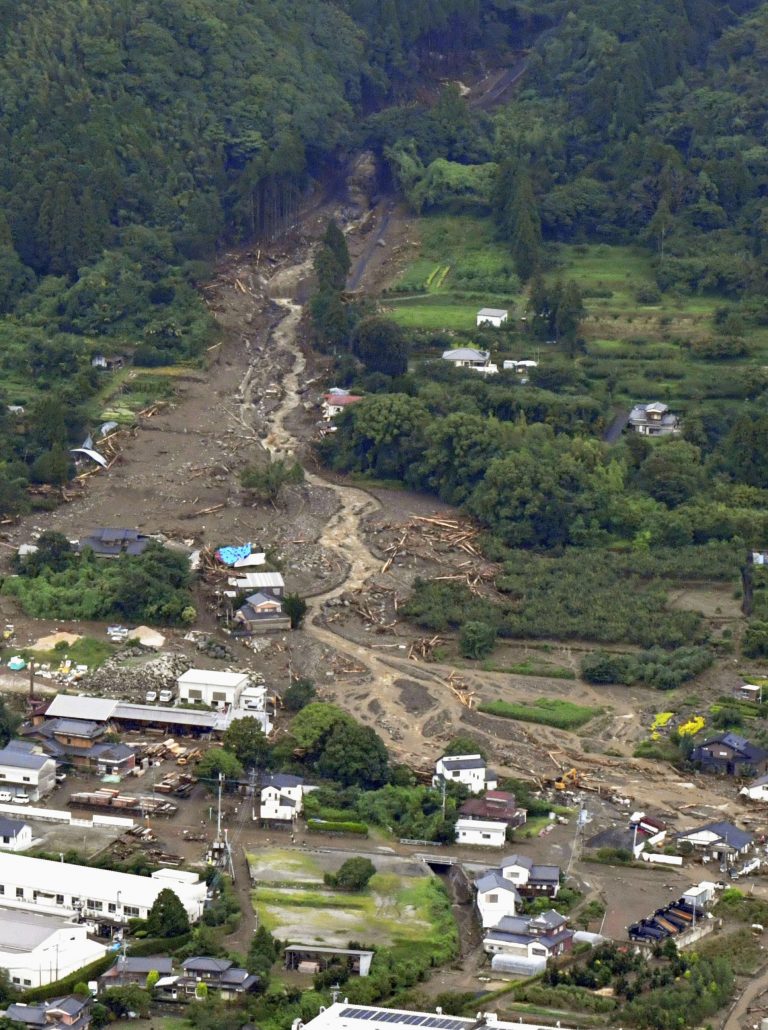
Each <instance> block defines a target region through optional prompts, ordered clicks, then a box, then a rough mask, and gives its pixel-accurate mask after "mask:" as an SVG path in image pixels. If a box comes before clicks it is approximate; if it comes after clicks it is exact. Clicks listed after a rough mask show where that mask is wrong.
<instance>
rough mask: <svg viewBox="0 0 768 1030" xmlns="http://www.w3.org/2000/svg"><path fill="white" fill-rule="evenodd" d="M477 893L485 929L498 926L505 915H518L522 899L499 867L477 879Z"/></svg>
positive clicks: (477, 901) (478, 905) (478, 908)
mask: <svg viewBox="0 0 768 1030" xmlns="http://www.w3.org/2000/svg"><path fill="white" fill-rule="evenodd" d="M475 890H476V891H477V895H476V897H475V902H476V904H477V910H478V912H479V913H480V922H481V924H482V927H483V929H484V930H487V929H488V927H490V926H498V924H499V921H500V920H501V919H503V918H504V916H514V915H517V912H518V909H519V908H520V906H521V905H522V900H521V898H520V895H519V894H518V892H517V888H516V887H515V885H514V884H513V883H511V881H509V880H506V879H505V878H504V877H503V876H502V875H501V873H500V872H499V871H498V870H497V869H491V870H489V871H488V872H487V873H483V875H482V876H480V877H478V879H477V880H475Z"/></svg>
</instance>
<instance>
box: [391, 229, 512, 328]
mask: <svg viewBox="0 0 768 1030" xmlns="http://www.w3.org/2000/svg"><path fill="white" fill-rule="evenodd" d="M417 224H418V229H419V236H420V246H419V250H418V253H417V254H416V256H415V257H414V258H413V260H412V261H410V262H409V263H408V264H407V265H406V267H405V268H404V269H403V270H402V272H401V274H400V276H399V278H398V279H397V281H396V282H395V284H394V285H393V287H392V288H391V290H390V291H388V294H387V296H386V298H384V299H383V303H384V304H385V306H386V307H387V310H388V314H389V315H390V317H391V318H393V319H394V320H395V321H397V322H399V323H400V324H401V325H403V326H405V327H406V328H409V329H427V330H442V329H449V330H454V331H457V332H471V331H472V330H474V329H475V325H476V316H477V311H478V309H479V308H481V307H504V308H508V309H515V308H516V307H517V306H518V305H519V303H520V300H521V293H520V284H519V282H518V280H517V277H516V276H515V273H514V269H513V267H512V261H511V259H510V256H509V252H508V250H507V249H506V247H505V246H504V245H503V244H502V243H499V241H498V240H497V239H496V238H495V231H494V227H493V224H492V223H491V222H490V221H489V220H483V219H478V218H472V217H469V216H463V215H462V216H450V215H436V216H433V217H430V218H424V219H422V220H421V221H419V222H418V223H417Z"/></svg>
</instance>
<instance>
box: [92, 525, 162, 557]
mask: <svg viewBox="0 0 768 1030" xmlns="http://www.w3.org/2000/svg"><path fill="white" fill-rule="evenodd" d="M149 544H150V539H149V537H148V536H144V535H143V534H142V533H139V532H138V530H135V529H94V530H93V532H91V533H89V534H88V536H84V537H82V538H81V539H80V540H79V542H78V550H79V551H84V550H85V548H86V547H88V548H90V549H91V550H92V551H93V553H94V554H95V555H96V557H97V558H119V557H120V556H121V555H123V554H129V555H133V556H135V555H138V554H143V553H144V551H146V549H147V548H148V547H149Z"/></svg>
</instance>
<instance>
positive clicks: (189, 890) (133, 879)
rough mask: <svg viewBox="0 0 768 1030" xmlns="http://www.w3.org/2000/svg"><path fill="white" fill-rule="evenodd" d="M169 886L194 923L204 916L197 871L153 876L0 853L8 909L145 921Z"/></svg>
mask: <svg viewBox="0 0 768 1030" xmlns="http://www.w3.org/2000/svg"><path fill="white" fill-rule="evenodd" d="M166 887H167V888H170V889H171V890H172V891H173V892H174V894H175V895H176V896H177V897H178V898H179V900H180V901H181V903H182V905H183V906H184V908H185V909H186V911H187V915H188V916H189V918H190V920H191V921H192V922H196V921H197V920H198V919H199V918H200V916H201V915H202V912H203V905H204V903H205V898H206V886H205V883H204V882H202V883H201V882H200V877H199V876H198V874H197V873H187V872H183V871H182V870H180V869H157V870H155V872H154V873H152V875H151V876H135V875H134V874H133V873H118V872H115V871H114V870H112V869H94V868H91V867H89V866H82V865H71V864H70V863H68V862H51V861H49V860H48V859H44V858H28V857H26V856H23V855H12V854H7V853H0V900H1V901H2V904H3V905H5V906H7V907H8V908H13V909H22V910H23V911H27V912H29V911H34V912H40V913H43V914H48V915H57V916H66V917H70V918H71V917H72V916H75V915H83V916H85V917H86V918H88V919H90V920H92V921H94V922H98V921H99V920H103V921H104V922H105V923H106V924H110V923H125V922H127V921H128V920H129V919H146V917H147V916H148V915H149V910H150V909H151V908H152V905H153V904H154V902H155V899H156V898H157V896H158V894H159V893H160V891H161V890H164V889H165V888H166Z"/></svg>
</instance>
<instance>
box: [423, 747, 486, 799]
mask: <svg viewBox="0 0 768 1030" xmlns="http://www.w3.org/2000/svg"><path fill="white" fill-rule="evenodd" d="M443 782H446V783H463V784H464V786H465V787H467V788H468V789H469V791H470V793H472V794H482V793H483V792H484V791H486V790H496V787H497V786H498V781H497V779H496V774H495V773H494V772H492V771H491V770H490V769H488V768H487V767H486V764H485V759H484V758H483V757H482V755H443V757H442V758H438V760H437V762H435V775H434V776H433V777H432V784H433V786H435V787H439V786H441V785H442V783H443Z"/></svg>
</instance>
